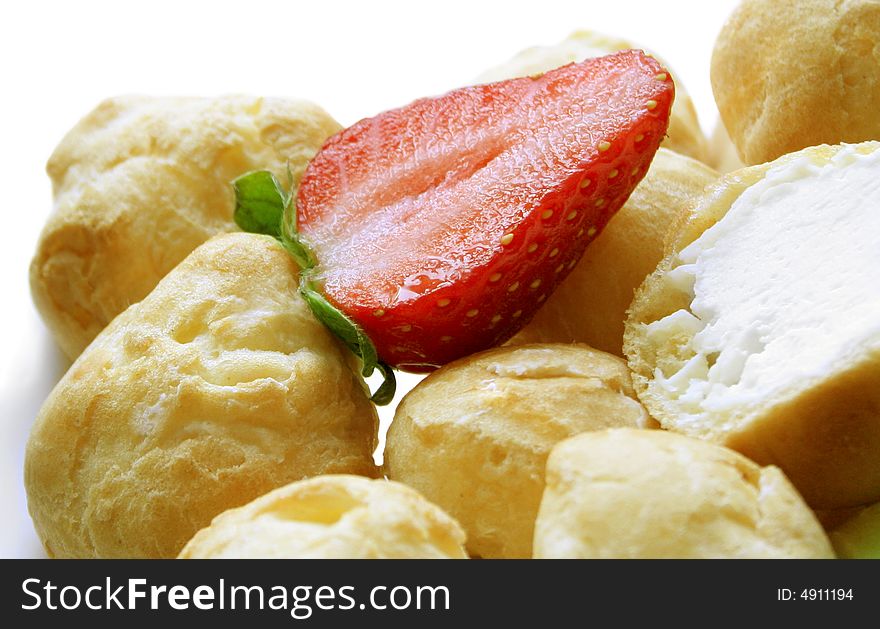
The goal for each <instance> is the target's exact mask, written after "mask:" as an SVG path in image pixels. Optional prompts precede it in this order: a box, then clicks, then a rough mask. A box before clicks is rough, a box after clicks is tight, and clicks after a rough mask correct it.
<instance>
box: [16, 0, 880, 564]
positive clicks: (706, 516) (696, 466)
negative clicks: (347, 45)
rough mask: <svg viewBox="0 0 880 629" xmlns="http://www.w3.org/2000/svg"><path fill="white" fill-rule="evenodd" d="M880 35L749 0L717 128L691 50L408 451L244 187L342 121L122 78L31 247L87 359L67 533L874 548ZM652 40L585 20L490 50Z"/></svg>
mask: <svg viewBox="0 0 880 629" xmlns="http://www.w3.org/2000/svg"><path fill="white" fill-rule="evenodd" d="M878 42H880V5H878V3H876V2H871V1H868V0H849V1H848V2H844V3H840V2H832V1H831V0H744V1H743V2H742V4H741V5H740V7H739V8H738V9H737V10H736V11H735V12H734V14H733V15H732V16H731V17H730V19H729V21H728V22H727V24H726V25H725V26H724V28H723V29H722V31H721V33H720V35H719V37H718V40H717V43H716V46H715V50H714V54H713V57H712V77H711V78H712V86H713V90H714V93H715V97H716V102H717V104H718V109H719V111H720V114H721V120H722V123H723V124H722V125H721V126H720V127H719V131H718V132H717V133H716V134H715V137H713V139H712V141H711V142H710V141H707V139H706V138H705V137H704V136H703V135H702V132H701V130H700V126H699V123H698V121H697V118H696V114H695V110H694V107H693V105H692V103H691V101H690V99H689V98H688V96H687V94H686V93H685V91H684V89H682V87H681V82H680V81H677V84H678V86H679V89H678V95H677V97H676V103H675V106H674V108H673V112H672V119H671V124H670V128H669V135H668V138H667V139H666V141H665V142H664V144H663V147H662V148H661V149H660V150H659V152H658V153H657V156H656V158H655V160H654V162H653V164H652V166H651V169H650V171H649V172H648V174H647V176H646V177H645V179H644V180H643V181H642V183H641V184H640V185H639V186H638V188H637V189H636V190H635V192H634V193H633V195H632V196H631V198H630V199H629V201H628V202H627V203H626V205H625V206H624V207H623V209H621V210H620V212H619V213H618V214H617V215H616V216H615V218H614V219H613V220H612V221H611V222H610V223H609V225H608V226H607V228H606V229H605V230H604V232H603V233H602V234H601V235H600V237H599V238H598V239H597V240H596V241H595V242H594V243H593V244H592V245H591V246H590V248H589V249H588V250H587V253H586V255H585V257H584V258H583V259H582V260H581V261H580V263H579V265H578V266H577V267H576V268H575V269H574V270H573V272H572V273H571V275H570V276H569V277H568V278H567V280H566V281H565V283H564V284H563V285H562V286H561V287H560V288H559V289H558V291H557V292H556V293H555V294H553V295H552V297H551V298H550V299H548V302H547V304H546V305H545V306H544V307H543V308H542V310H541V311H540V312H539V313H538V315H537V316H536V317H535V319H534V320H533V321H532V322H531V323H530V324H529V325H528V326H527V327H526V328H524V329H523V330H522V331H521V332H520V333H519V334H518V335H517V336H516V337H515V338H514V339H512V340H511V341H510V342H509V343H508V344H507V345H505V346H504V347H500V348H495V349H492V350H489V351H487V352H483V353H480V354H476V355H473V356H470V357H467V358H464V359H462V360H459V361H457V362H454V363H452V364H449V365H447V366H445V367H443V368H441V369H439V370H437V371H436V372H434V373H432V374H431V375H430V376H428V377H427V378H425V379H424V380H423V381H421V382H420V383H419V384H418V385H417V386H416V387H415V388H414V389H413V390H412V391H411V392H410V393H409V394H408V395H406V397H405V398H404V399H403V401H402V402H401V403H400V404H399V405H398V407H397V409H396V413H395V416H394V420H393V422H392V423H391V426H390V428H389V430H388V433H387V437H386V440H385V448H384V462H383V464H382V465H376V464H375V463H374V459H373V454H374V451H375V450H376V447H377V444H378V429H379V426H378V418H377V413H376V409H375V407H374V406H373V405H372V404H371V403H370V401H369V393H368V391H367V388H366V386H365V383H364V382H363V381H362V379H361V378H360V376H359V375H358V373H357V368H356V365H354V364H353V360H352V357H351V356H350V355H349V354H347V352H346V350H345V349H344V348H343V347H342V346H341V345H340V344H339V343H338V342H337V341H336V340H335V338H334V337H333V336H332V335H331V333H330V332H328V331H327V330H326V329H325V328H324V327H323V326H322V325H321V324H320V323H319V322H318V321H316V320H315V319H314V318H313V316H312V315H311V313H310V311H309V309H308V307H307V306H306V304H305V303H304V302H303V301H302V299H301V298H300V297H299V296H298V293H297V291H296V286H297V268H296V265H295V264H294V262H293V261H292V260H291V259H290V257H289V256H288V255H287V254H286V253H285V251H284V250H283V249H282V248H281V247H280V245H279V244H277V243H276V242H275V241H274V240H273V239H271V238H268V237H263V236H259V235H253V234H244V233H239V232H237V229H236V227H235V224H234V223H233V221H232V210H233V199H232V195H231V193H230V194H228V195H224V194H222V193H220V194H218V191H222V190H224V189H228V186H229V182H230V181H231V180H232V179H234V178H235V177H236V176H238V175H240V174H242V173H244V172H247V171H249V170H254V169H268V170H271V171H273V172H274V173H275V174H276V175H277V176H278V177H286V172H287V170H288V169H289V170H290V173H291V175H292V179H293V183H294V185H295V184H296V182H297V181H298V180H299V178H300V177H301V176H302V173H303V171H304V169H305V167H306V165H307V164H308V162H309V160H310V159H311V158H312V157H313V156H314V155H315V153H316V152H317V151H318V150H319V149H320V147H321V145H322V144H323V142H324V141H325V140H326V139H327V138H328V137H329V136H330V135H332V134H334V133H335V132H337V131H338V130H339V129H340V127H339V125H338V124H337V123H336V122H335V121H334V120H333V119H332V118H331V117H330V116H329V115H328V114H327V113H326V112H325V111H324V110H322V109H321V108H320V107H317V106H316V105H313V104H311V103H307V102H302V101H288V100H282V99H270V98H251V97H245V96H231V97H223V98H211V99H209V98H145V97H124V98H114V99H110V100H108V101H105V102H104V103H102V104H100V105H99V106H98V107H97V108H96V109H95V110H94V111H92V112H91V113H90V114H88V115H87V116H86V117H85V118H84V119H83V120H82V121H80V122H79V123H78V124H77V125H76V126H75V127H74V128H73V129H72V130H71V131H70V132H69V133H68V134H67V136H66V137H65V138H64V139H63V140H62V141H61V143H60V144H59V146H58V148H57V149H56V150H55V152H54V153H53V155H52V157H51V159H50V160H49V164H48V172H49V176H50V177H51V179H52V183H53V189H54V198H55V211H54V213H53V214H52V216H51V217H50V218H49V220H48V223H47V225H46V226H45V228H44V230H43V232H42V235H41V237H40V241H39V244H38V246H37V251H36V254H35V256H34V259H33V262H32V264H31V269H30V273H31V287H32V292H33V296H34V300H35V303H36V304H37V307H38V309H39V311H40V313H41V314H42V316H43V318H44V319H45V321H46V324H47V325H48V327H49V328H50V330H51V331H52V333H53V335H54V336H55V338H56V339H57V340H58V343H59V345H60V346H61V347H62V349H63V351H64V352H65V353H66V354H67V355H68V356H69V357H70V358H71V359H72V360H73V361H74V362H73V365H72V366H71V367H70V369H69V371H68V372H67V374H66V375H65V376H64V377H63V378H62V380H61V381H60V382H59V384H58V385H57V387H56V388H55V389H54V391H53V392H52V393H51V395H50V396H49V398H48V399H47V400H46V402H45V404H44V405H43V407H42V410H41V411H40V414H39V416H38V417H37V419H36V422H35V424H34V426H33V429H32V432H31V435H30V439H29V442H28V445H27V452H26V462H25V484H26V489H27V494H28V506H29V510H30V513H31V516H32V518H33V521H34V525H35V527H36V531H37V533H38V534H39V537H40V539H41V540H42V542H43V544H44V546H45V549H46V552H47V553H48V554H49V555H50V556H52V557H108V558H109V557H177V556H179V557H185V558H208V557H290V558H299V557H337V558H342V557H362V558H467V557H482V558H528V557H539V558H550V557H554V558H559V557H571V558H591V557H596V558H598V557H602V558H629V557H633V558H647V557H652V558H653V557H657V558H660V557H676V558H724V557H756V558H757V557H768V558H786V557H790V558H798V557H816V558H822V557H827V558H830V557H834V556H835V554H837V555H840V556H848V557H853V556H856V557H857V556H872V555H874V556H877V555H878V554H880V503H878V501H880V246H878V243H880V142H877V141H873V140H880V116H878V115H877V113H876V104H877V103H878V102H880V43H878ZM631 47H633V46H632V45H631V44H630V43H629V42H627V41H623V40H617V39H613V38H609V37H605V36H600V35H596V34H593V33H588V32H578V33H575V34H574V35H572V36H571V37H570V38H568V39H566V40H565V41H563V42H561V43H560V44H558V45H556V46H549V47H541V48H533V49H529V50H526V51H524V52H522V53H520V54H519V55H517V56H516V57H514V58H513V59H512V60H511V61H510V62H509V63H507V64H506V65H504V66H502V67H499V68H495V69H494V70H491V71H489V72H487V73H485V74H484V75H482V76H481V77H479V79H478V80H479V81H492V80H500V79H504V78H510V77H513V76H522V75H530V74H535V73H540V72H544V71H547V70H549V69H551V68H554V67H557V66H559V65H563V64H566V63H569V62H572V61H577V60H581V59H584V58H587V57H591V56H598V55H602V54H607V53H610V52H613V51H615V50H618V49H623V48H631ZM728 138H729V139H728ZM719 171H720V172H719ZM832 542H833V544H832Z"/></svg>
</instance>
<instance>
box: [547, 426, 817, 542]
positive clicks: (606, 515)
mask: <svg viewBox="0 0 880 629" xmlns="http://www.w3.org/2000/svg"><path fill="white" fill-rule="evenodd" d="M534 547H535V557H536V558H545V559H548V558H559V559H562V558H567V559H598V558H603V559H653V558H679V559H700V558H756V559H757V558H776V559H782V558H833V557H834V553H833V551H832V549H831V544H830V542H829V541H828V538H827V537H826V535H825V533H824V531H823V530H822V527H821V525H820V524H819V522H818V520H817V519H816V517H815V516H814V515H813V512H812V511H810V509H809V507H807V505H806V504H805V503H804V501H803V499H802V498H801V497H800V496H799V495H798V493H797V491H796V490H795V489H794V488H793V487H792V486H791V484H790V483H789V482H788V480H787V479H786V478H785V475H784V474H782V472H780V471H779V469H777V468H775V467H772V466H771V467H763V468H762V467H759V466H758V465H755V464H754V463H752V462H751V461H749V460H748V459H747V458H745V457H744V456H742V455H740V454H737V453H736V452H733V451H732V450H729V449H727V448H723V447H720V446H717V445H714V444H711V443H708V442H706V441H702V440H698V439H691V438H689V437H685V436H683V435H677V434H675V433H670V432H666V431H662V430H650V431H648V430H631V429H612V430H605V431H601V432H589V433H584V434H581V435H578V436H575V437H572V438H570V439H566V440H565V441H563V442H561V443H559V444H558V445H557V446H556V447H555V448H553V451H552V452H551V454H550V457H549V459H548V461H547V487H546V489H545V490H544V495H543V498H542V500H541V508H540V511H539V513H538V517H537V521H536V523H535V544H534Z"/></svg>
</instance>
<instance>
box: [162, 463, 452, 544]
mask: <svg viewBox="0 0 880 629" xmlns="http://www.w3.org/2000/svg"><path fill="white" fill-rule="evenodd" d="M463 544H464V531H462V530H461V527H460V526H459V525H458V523H457V522H455V520H453V519H452V518H450V517H449V516H448V515H446V514H445V513H444V512H443V511H442V510H441V509H440V508H439V507H436V506H434V505H433V504H431V503H430V502H428V501H427V500H425V499H424V498H423V497H422V496H421V495H419V493H418V492H416V491H414V490H412V489H410V488H409V487H406V486H405V485H401V484H400V483H395V482H393V481H388V480H381V479H379V480H371V479H367V478H362V477H359V476H346V475H328V476H318V477H315V478H310V479H308V480H303V481H299V482H296V483H291V484H290V485H286V486H284V487H280V488H278V489H275V490H273V491H271V492H269V493H268V494H266V495H265V496H261V497H259V498H257V499H256V500H254V501H253V502H250V503H248V504H246V505H244V506H243V507H238V508H236V509H230V510H229V511H226V512H224V513H222V514H220V515H219V516H217V517H216V518H214V521H213V522H211V525H210V526H208V527H207V528H204V529H202V530H201V531H199V532H198V533H196V535H195V537H193V538H192V540H190V541H189V543H187V545H186V546H185V547H184V549H183V551H182V552H181V553H180V556H179V558H180V559H467V554H466V553H465V550H464V545H463Z"/></svg>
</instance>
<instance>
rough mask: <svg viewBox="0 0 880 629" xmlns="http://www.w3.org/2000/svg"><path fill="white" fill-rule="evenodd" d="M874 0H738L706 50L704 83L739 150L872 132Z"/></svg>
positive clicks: (879, 17)
mask: <svg viewBox="0 0 880 629" xmlns="http://www.w3.org/2000/svg"><path fill="white" fill-rule="evenodd" d="M878 41H880V3H878V2H876V0H844V1H840V0H744V1H743V2H742V3H741V4H740V5H739V7H738V8H737V9H736V10H735V11H734V13H733V14H732V15H731V16H730V18H729V19H728V21H727V23H726V24H725V25H724V28H722V30H721V33H720V34H719V35H718V39H717V41H716V42H715V50H714V52H713V54H712V91H713V92H714V94H715V100H716V102H717V103H718V109H719V110H720V111H721V118H722V120H723V121H724V124H725V125H726V126H727V130H728V131H729V132H730V137H731V138H732V139H733V142H734V144H735V145H736V147H737V149H738V151H739V156H740V158H741V159H742V160H743V161H744V162H745V163H746V164H760V163H762V162H766V161H770V160H772V159H775V158H777V157H779V156H780V155H783V154H785V153H790V152H793V151H797V150H800V149H803V148H806V147H808V146H814V145H817V144H823V143H826V144H837V143H839V142H861V141H863V140H878V139H880V116H878V115H877V103H878V102H880V46H878V45H877V42H878Z"/></svg>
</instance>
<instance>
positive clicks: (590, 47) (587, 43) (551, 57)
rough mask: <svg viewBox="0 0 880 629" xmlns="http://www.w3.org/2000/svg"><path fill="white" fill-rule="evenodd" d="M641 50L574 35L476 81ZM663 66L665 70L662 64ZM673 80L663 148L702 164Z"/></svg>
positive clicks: (692, 115)
mask: <svg viewBox="0 0 880 629" xmlns="http://www.w3.org/2000/svg"><path fill="white" fill-rule="evenodd" d="M630 48H641V46H636V45H634V44H632V43H630V42H627V41H626V40H623V39H619V38H617V37H610V36H607V35H602V34H601V33H594V32H592V31H585V30H581V31H576V32H574V33H572V34H571V35H569V36H568V38H566V39H564V40H562V41H561V42H559V43H558V44H556V45H553V46H536V47H534V48H527V49H525V50H523V51H521V52H520V53H519V54H517V55H516V56H515V57H513V58H512V59H510V60H509V61H507V62H506V63H504V64H502V65H500V66H497V67H495V68H492V69H491V70H487V71H486V72H484V73H483V74H481V75H480V76H479V77H478V81H480V82H483V83H489V82H492V81H502V80H504V79H512V78H515V77H519V76H532V75H536V74H543V73H544V72H547V71H548V70H552V69H554V68H558V67H560V66H564V65H566V64H569V63H574V62H577V61H583V60H584V59H589V58H591V57H602V56H605V55H609V54H611V53H615V52H617V51H618V50H627V49H630ZM663 65H664V66H666V67H667V68H668V67H669V65H668V64H666V63H664V64H663ZM673 78H674V79H675V103H674V104H673V105H672V113H671V115H670V118H669V130H668V131H667V137H666V139H665V140H664V141H663V146H664V147H666V148H668V149H670V150H673V151H676V152H677V153H681V154H682V155H688V156H690V157H693V158H694V159H697V160H700V161H702V162H705V161H706V159H707V158H708V154H707V152H706V138H705V136H704V135H703V131H702V129H700V123H699V121H698V120H697V110H696V109H695V108H694V104H693V102H692V101H691V99H690V97H689V96H688V95H687V92H686V91H685V89H684V86H683V85H682V83H681V81H679V80H678V78H677V77H676V76H675V75H673Z"/></svg>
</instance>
